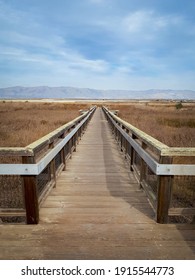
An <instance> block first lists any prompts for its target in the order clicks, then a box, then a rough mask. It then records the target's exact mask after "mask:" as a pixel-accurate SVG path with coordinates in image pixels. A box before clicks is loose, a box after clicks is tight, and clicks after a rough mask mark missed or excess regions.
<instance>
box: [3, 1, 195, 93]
mask: <svg viewBox="0 0 195 280" xmlns="http://www.w3.org/2000/svg"><path fill="white" fill-rule="evenodd" d="M0 26H1V27H0V87H8V86H16V85H20V86H40V85H48V86H74V87H87V88H96V89H130V90H141V89H151V88H159V89H169V88H171V89H192V90H195V1H194V0H185V1H184V0H71V1H70V0H0Z"/></svg>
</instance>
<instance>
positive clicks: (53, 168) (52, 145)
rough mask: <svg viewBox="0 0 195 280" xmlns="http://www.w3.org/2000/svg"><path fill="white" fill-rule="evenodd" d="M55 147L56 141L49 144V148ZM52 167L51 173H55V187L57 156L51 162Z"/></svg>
mask: <svg viewBox="0 0 195 280" xmlns="http://www.w3.org/2000/svg"><path fill="white" fill-rule="evenodd" d="M53 148H54V143H53V142H52V143H50V144H49V149H53ZM50 168H51V174H52V175H53V180H54V182H55V183H54V188H55V187H56V163H55V158H54V159H53V160H52V161H51V162H50Z"/></svg>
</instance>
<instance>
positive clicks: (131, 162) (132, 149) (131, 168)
mask: <svg viewBox="0 0 195 280" xmlns="http://www.w3.org/2000/svg"><path fill="white" fill-rule="evenodd" d="M136 138H137V137H136V136H135V135H134V134H132V139H136ZM134 154H135V151H134V148H133V147H132V146H131V150H130V157H131V159H130V160H131V161H130V170H131V171H133V163H134V156H135V155H134Z"/></svg>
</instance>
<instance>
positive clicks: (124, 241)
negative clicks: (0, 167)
mask: <svg viewBox="0 0 195 280" xmlns="http://www.w3.org/2000/svg"><path fill="white" fill-rule="evenodd" d="M0 259H75V260H76V259H83V260H87V259H116V260H117V259H195V225H172V224H156V222H155V220H154V213H153V210H152V208H151V206H150V204H149V202H148V199H147V198H146V195H145V193H144V192H143V190H140V188H139V184H138V183H137V181H136V179H135V177H134V175H133V172H130V168H129V166H128V165H127V163H126V162H125V160H124V159H123V156H122V153H121V152H120V149H119V148H118V147H117V145H116V142H115V139H114V137H113V135H112V133H111V130H110V129H109V127H108V124H107V121H106V120H105V118H104V115H103V113H102V112H101V111H100V109H97V110H96V112H95V114H94V116H93V118H92V120H91V121H90V123H89V125H88V128H87V130H86V132H85V134H84V135H83V137H82V140H81V141H80V142H79V145H78V146H77V152H76V153H73V155H72V158H71V159H70V160H69V161H68V162H67V165H66V171H63V172H62V173H61V176H59V177H58V179H57V182H56V188H55V189H52V191H51V192H50V194H49V196H48V197H47V199H46V200H45V201H44V202H43V204H42V208H41V210H40V223H39V224H38V225H8V226H4V225H0Z"/></svg>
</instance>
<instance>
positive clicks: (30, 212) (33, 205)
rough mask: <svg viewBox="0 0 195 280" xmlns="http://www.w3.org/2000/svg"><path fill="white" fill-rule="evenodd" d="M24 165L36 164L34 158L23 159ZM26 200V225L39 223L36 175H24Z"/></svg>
mask: <svg viewBox="0 0 195 280" xmlns="http://www.w3.org/2000/svg"><path fill="white" fill-rule="evenodd" d="M22 162H23V163H24V164H26V163H27V164H32V163H34V157H22ZM22 178H23V184H24V199H25V207H26V223H27V224H38V223H39V203H38V194H37V182H36V176H34V175H23V176H22Z"/></svg>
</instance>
